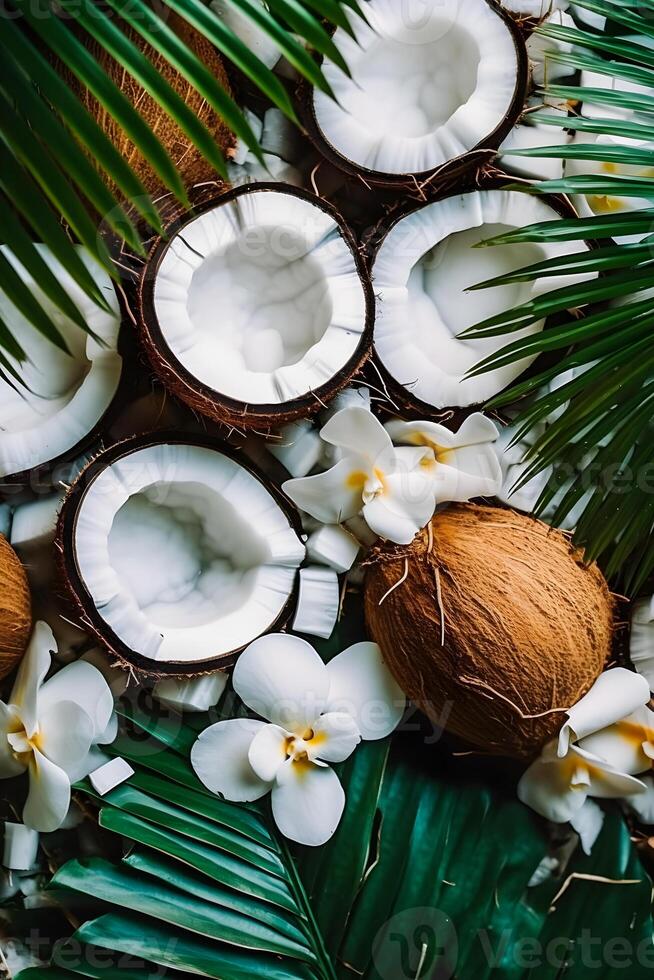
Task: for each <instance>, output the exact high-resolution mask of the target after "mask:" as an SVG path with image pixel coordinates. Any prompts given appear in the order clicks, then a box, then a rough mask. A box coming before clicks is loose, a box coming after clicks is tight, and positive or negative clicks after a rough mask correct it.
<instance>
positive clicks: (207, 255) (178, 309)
mask: <svg viewBox="0 0 654 980" xmlns="http://www.w3.org/2000/svg"><path fill="white" fill-rule="evenodd" d="M154 312H155V316H156V319H157V322H158V325H159V328H160V331H161V333H162V335H163V340H164V343H165V344H166V346H167V347H168V348H169V350H170V351H171V353H172V354H173V355H174V357H175V358H176V359H177V360H178V361H179V363H181V364H182V365H183V367H184V368H186V370H187V371H188V372H189V373H190V374H191V375H193V377H194V378H197V379H198V381H200V382H202V383H203V384H204V385H206V386H208V387H209V388H211V389H213V390H214V391H215V392H217V393H219V394H220V395H223V396H226V397H228V398H231V399H235V400H236V401H239V402H243V403H247V404H259V405H268V404H272V405H277V404H283V403H285V402H291V401H293V400H295V399H297V398H300V397H302V396H304V395H307V394H308V393H310V392H311V391H313V390H315V389H317V388H320V387H321V386H322V385H324V384H326V383H328V382H330V381H331V380H332V379H333V377H334V375H336V374H338V372H339V371H340V370H341V369H342V368H344V367H345V366H346V365H347V363H348V361H349V360H350V359H351V358H352V357H353V355H354V354H355V352H356V350H357V347H358V346H359V344H360V342H361V339H362V334H363V332H364V328H365V325H366V295H365V291H364V287H363V285H362V282H361V279H360V276H359V272H358V269H357V265H356V262H355V259H354V256H353V254H352V251H351V249H350V247H349V245H348V243H347V242H346V240H345V239H344V238H343V235H342V234H341V231H340V228H339V226H338V224H337V222H336V221H335V220H334V218H333V217H332V216H331V215H329V214H327V213H326V212H325V211H323V210H322V208H320V207H317V206H316V205H314V204H312V203H311V202H310V201H307V200H306V199H304V198H300V197H298V196H296V195H294V194H292V193H285V192H277V191H253V192H250V193H247V194H243V195H240V196H238V197H236V198H234V199H233V200H232V201H229V202H227V203H225V204H222V205H220V206H218V207H216V208H214V209H212V210H210V211H207V212H205V213H204V214H202V215H200V216H198V217H197V218H195V219H193V220H192V221H190V222H189V223H188V224H186V225H185V226H184V227H183V229H182V230H181V231H180V232H179V233H178V234H176V235H175V236H174V237H173V238H172V240H171V242H170V244H169V246H168V248H167V249H166V251H165V253H164V255H163V258H162V260H161V263H160V265H159V269H158V271H157V275H156V280H155V285H154Z"/></svg>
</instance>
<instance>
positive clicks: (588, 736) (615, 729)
mask: <svg viewBox="0 0 654 980" xmlns="http://www.w3.org/2000/svg"><path fill="white" fill-rule="evenodd" d="M649 696H650V692H649V685H648V684H647V682H646V681H645V680H644V679H643V678H642V677H640V676H639V675H638V674H635V673H633V672H632V671H630V670H626V669H625V668H623V667H615V668H613V669H611V670H607V671H604V673H603V674H601V675H600V677H599V678H598V679H597V681H596V682H595V684H593V686H592V687H591V689H590V690H589V691H588V693H587V694H585V695H584V697H583V698H581V699H580V700H579V701H578V702H577V704H576V705H574V706H573V707H572V708H570V710H569V711H568V713H567V715H568V717H567V720H566V722H565V724H564V725H563V727H562V728H561V731H560V733H559V736H558V738H556V739H552V740H551V741H550V742H548V744H547V745H546V746H545V747H544V749H543V750H542V752H541V754H540V756H539V758H538V759H536V761H535V762H533V763H532V764H531V766H529V768H528V769H527V771H526V772H525V773H524V775H523V776H522V779H521V780H520V782H519V784H518V797H519V798H520V800H522V802H523V803H526V804H527V806H530V807H531V808H532V809H533V810H536V812H537V813H540V814H541V815H542V816H544V817H546V818H547V819H548V820H552V821H554V822H555V823H564V822H565V821H568V820H569V821H571V822H572V824H573V826H575V828H576V829H578V830H579V831H580V833H582V836H583V837H584V847H585V849H587V850H588V849H589V848H590V846H591V845H592V833H591V830H592V828H593V827H594V828H595V831H596V832H597V833H599V829H600V827H601V821H600V820H598V819H597V815H596V814H595V813H594V811H593V812H591V809H590V808H588V807H585V804H586V802H587V800H588V798H589V797H597V798H600V799H601V798H605V799H608V798H621V797H631V796H635V795H636V794H639V793H644V792H645V785H644V784H643V782H642V781H641V780H639V779H636V778H635V776H636V774H639V773H642V772H645V771H647V770H648V769H649V768H651V764H652V758H654V712H652V711H650V709H649V708H648V707H647V702H648V701H649ZM582 807H585V811H584V813H583V814H582V813H581V810H582ZM586 818H587V819H586Z"/></svg>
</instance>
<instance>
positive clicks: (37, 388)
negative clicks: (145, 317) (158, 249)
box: [0, 244, 122, 477]
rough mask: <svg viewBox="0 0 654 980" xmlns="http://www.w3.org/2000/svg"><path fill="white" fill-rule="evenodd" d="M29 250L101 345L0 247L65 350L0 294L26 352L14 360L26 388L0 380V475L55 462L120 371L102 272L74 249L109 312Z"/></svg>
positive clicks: (46, 256)
mask: <svg viewBox="0 0 654 980" xmlns="http://www.w3.org/2000/svg"><path fill="white" fill-rule="evenodd" d="M35 247H36V249H37V250H38V252H39V253H40V255H41V258H42V259H43V260H44V262H46V264H47V265H48V266H49V267H50V269H51V270H52V271H53V273H54V274H55V275H56V277H57V279H59V281H60V282H61V284H62V286H63V287H64V289H65V290H66V292H67V293H68V294H69V296H70V298H71V299H72V300H73V302H74V303H75V304H76V306H77V307H78V309H79V311H80V313H81V314H82V316H83V317H84V319H85V320H86V323H87V324H88V326H89V329H90V330H91V331H93V333H95V334H96V335H97V336H98V338H99V339H100V342H98V341H96V340H95V339H94V338H93V337H91V336H90V335H87V334H85V333H84V332H83V331H82V330H81V329H80V328H79V327H78V326H77V325H76V324H75V323H73V321H72V320H69V319H68V318H67V317H66V316H65V315H64V314H63V313H62V312H61V311H60V310H58V309H56V308H55V307H54V305H53V303H52V302H51V301H50V300H49V299H48V297H47V296H45V294H44V293H43V292H42V291H41V290H40V288H39V286H38V284H37V283H35V282H34V280H33V279H32V277H31V276H30V275H29V273H28V272H27V270H26V269H25V268H24V267H23V266H22V265H21V263H20V262H19V261H18V259H17V258H16V257H15V256H14V255H13V253H12V252H11V251H10V250H9V249H8V248H7V246H6V245H3V246H0V250H1V251H2V255H3V256H4V258H5V259H6V260H7V261H8V262H10V263H11V265H12V266H13V268H14V269H15V271H16V272H17V273H18V275H19V276H20V278H21V279H22V280H23V282H24V283H25V285H26V286H27V288H28V289H29V290H30V292H31V293H33V295H34V297H35V299H37V300H38V302H39V303H40V304H41V306H43V307H44V309H46V310H47V311H48V312H49V314H50V316H51V317H52V318H53V319H54V321H55V322H56V323H57V326H58V327H59V330H60V332H61V333H62V334H63V336H64V338H65V340H66V343H67V344H68V347H69V349H70V354H66V353H64V352H63V351H61V350H59V348H57V347H55V346H54V344H52V343H50V341H48V340H47V339H46V338H45V337H44V336H43V335H42V334H41V333H39V332H38V331H37V330H35V329H34V327H33V326H32V325H31V324H30V323H29V322H28V320H26V318H25V317H24V316H23V315H22V313H21V312H20V311H19V310H18V309H17V308H16V307H15V306H14V304H13V303H12V302H11V300H10V299H9V298H8V297H7V296H6V294H4V293H0V316H1V318H2V320H3V321H4V322H5V323H9V324H11V332H12V334H13V336H14V337H15V338H16V340H17V341H18V342H19V343H20V344H21V345H22V347H23V349H24V350H25V353H26V355H27V357H26V360H25V361H24V362H23V363H19V362H17V361H13V363H14V365H15V367H16V368H17V369H18V370H19V371H20V375H21V378H22V379H23V382H24V385H25V388H24V389H20V388H19V389H18V390H17V389H16V388H15V387H12V385H10V384H9V383H8V382H6V381H4V380H2V378H0V477H6V476H9V475H11V474H14V473H19V472H22V471H23V470H29V469H32V468H34V467H35V466H39V465H41V464H43V463H47V462H49V461H50V460H54V459H56V458H57V457H58V456H62V455H64V454H65V453H67V452H70V450H72V449H73V448H74V447H75V446H76V445H77V444H78V443H79V442H81V441H82V440H83V439H85V438H86V437H87V436H88V434H89V432H90V431H91V430H92V429H93V427H94V426H95V425H96V424H97V423H98V422H99V420H100V419H101V417H102V415H103V414H104V413H105V411H106V410H107V408H108V407H109V404H110V403H111V401H112V399H113V397H114V395H115V393H116V390H117V388H118V383H119V381H120V375H121V370H122V360H121V357H120V355H119V354H118V352H117V350H116V344H117V339H118V329H119V326H120V315H119V309H118V300H117V298H116V294H115V292H114V289H113V287H112V285H111V281H110V279H109V277H108V275H107V274H106V272H104V270H103V269H101V268H100V266H99V265H98V264H97V262H95V260H94V259H93V258H92V257H91V255H90V254H89V253H88V252H87V251H86V250H85V249H83V248H78V253H79V256H80V258H81V259H82V261H83V262H84V264H85V265H86V267H87V269H88V270H89V272H90V273H91V275H92V276H93V278H94V280H95V282H96V283H97V285H98V287H99V288H100V290H101V292H102V293H103V295H104V296H105V298H106V300H107V302H108V304H109V306H110V308H111V312H107V311H105V310H102V309H100V308H99V307H98V306H96V305H95V303H94V302H93V301H92V300H91V299H89V298H88V296H86V294H85V293H84V292H83V290H82V289H80V287H79V286H78V285H77V284H76V283H75V282H74V281H73V279H72V278H71V276H69V275H68V273H67V272H66V270H65V269H64V268H63V266H62V265H61V264H60V263H59V262H58V261H57V259H56V258H55V257H54V255H53V254H52V253H51V251H50V249H48V248H47V247H46V246H45V245H41V244H36V245H35ZM7 356H8V357H9V359H10V360H12V358H11V356H10V355H7Z"/></svg>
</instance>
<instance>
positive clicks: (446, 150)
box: [313, 0, 519, 174]
mask: <svg viewBox="0 0 654 980" xmlns="http://www.w3.org/2000/svg"><path fill="white" fill-rule="evenodd" d="M365 12H366V17H367V18H368V20H369V24H370V26H368V25H367V24H365V23H364V22H363V21H362V20H360V19H359V18H357V17H355V16H354V15H352V16H351V18H350V19H351V24H352V27H353V29H354V33H355V38H351V37H350V36H349V35H348V34H347V32H346V31H344V30H343V29H342V28H338V30H337V31H336V33H335V35H334V41H335V43H336V46H337V47H338V48H339V49H340V51H341V52H342V54H343V56H344V58H345V60H346V62H347V63H348V66H349V68H350V72H351V75H352V78H348V77H347V76H346V75H345V74H344V73H343V72H342V71H340V70H339V69H338V68H337V67H336V66H335V65H333V64H331V63H330V62H326V63H325V64H324V65H323V70H324V72H325V75H326V77H327V79H328V81H329V83H330V85H331V86H332V89H333V91H334V93H335V95H336V99H337V102H334V101H333V100H332V99H330V98H329V97H328V96H326V95H324V94H323V93H321V92H318V91H316V92H315V93H314V96H313V105H314V112H315V117H316V122H317V125H318V128H319V130H320V132H321V133H322V136H323V137H324V139H325V140H326V141H327V143H328V144H330V145H331V147H332V148H333V149H334V150H336V151H337V152H338V153H339V154H340V155H341V156H342V157H345V158H346V159H347V160H349V161H351V162H352V163H354V164H356V165H358V166H360V167H365V168H367V169H368V170H372V171H377V172H383V173H388V174H403V173H407V174H408V173H421V172H423V171H428V170H432V169H434V168H435V167H439V166H441V165H442V164H444V163H446V162H447V161H448V160H452V159H454V158H456V157H458V156H461V155H462V154H464V153H466V152H467V151H468V150H471V149H472V148H473V147H475V146H477V145H479V144H480V143H482V142H483V141H484V139H485V138H486V137H487V136H489V135H490V134H491V133H493V132H494V131H495V129H497V127H498V126H499V125H500V124H501V123H502V121H503V120H504V119H505V117H506V115H507V114H508V113H509V111H510V109H511V106H512V103H513V101H514V98H515V95H516V88H517V85H518V75H519V64H518V55H517V53H516V47H515V43H514V39H513V35H512V33H511V30H510V28H509V26H508V25H507V24H506V22H505V21H504V20H503V18H502V17H501V16H500V15H499V14H498V13H497V11H496V10H494V9H493V8H492V7H490V6H489V4H488V3H486V0H465V2H463V0H425V2H423V3H421V4H420V5H419V6H418V7H417V8H416V10H415V11H413V12H412V11H411V10H410V9H409V7H408V6H407V5H406V4H404V3H398V2H397V0H370V2H369V3H366V6H365Z"/></svg>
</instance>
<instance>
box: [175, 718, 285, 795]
mask: <svg viewBox="0 0 654 980" xmlns="http://www.w3.org/2000/svg"><path fill="white" fill-rule="evenodd" d="M264 727H265V724H264V722H262V721H254V720H253V719H252V718H234V719H232V720H231V721H219V722H217V723H216V724H215V725H210V726H209V728H205V730H204V731H203V732H201V733H200V735H199V736H198V738H197V741H196V742H194V744H193V748H192V749H191V765H192V766H193V768H194V770H195V772H196V775H197V776H198V778H199V779H200V780H201V781H202V782H203V783H204V785H205V786H206V787H207V789H209V790H211V792H212V793H219V794H220V795H221V796H224V797H225V799H226V800H231V801H232V802H233V803H251V802H252V801H253V800H259V799H261V797H262V796H265V794H266V793H267V792H268V790H269V789H270V783H266V782H264V780H263V779H260V778H259V777H258V776H257V774H256V773H255V772H254V770H253V768H252V766H251V765H250V762H249V760H248V751H249V748H250V745H251V744H252V739H253V738H254V737H255V735H256V734H257V733H258V732H259V731H260V730H261V729H262V728H264Z"/></svg>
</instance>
